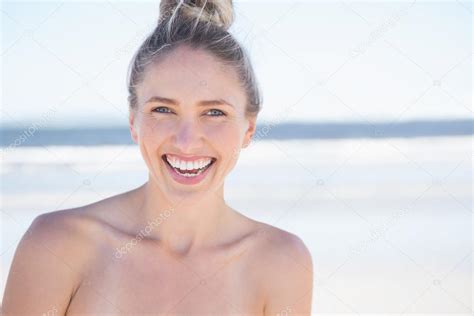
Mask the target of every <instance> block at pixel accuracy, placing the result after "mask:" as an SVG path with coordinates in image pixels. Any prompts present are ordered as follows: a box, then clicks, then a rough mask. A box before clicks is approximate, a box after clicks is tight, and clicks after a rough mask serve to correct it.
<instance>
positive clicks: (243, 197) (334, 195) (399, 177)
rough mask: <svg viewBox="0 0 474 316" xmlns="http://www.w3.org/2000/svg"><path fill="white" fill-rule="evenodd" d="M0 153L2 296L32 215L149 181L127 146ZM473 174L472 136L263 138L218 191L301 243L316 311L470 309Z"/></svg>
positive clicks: (450, 311) (458, 311) (456, 311)
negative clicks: (0, 161) (311, 271)
mask: <svg viewBox="0 0 474 316" xmlns="http://www.w3.org/2000/svg"><path fill="white" fill-rule="evenodd" d="M2 154H3V166H2V170H1V175H2V183H1V188H2V212H1V216H2V220H1V223H2V233H1V238H2V242H1V253H2V261H1V267H2V281H1V286H0V290H1V293H0V294H1V296H3V291H4V287H5V282H6V277H7V275H8V270H9V268H10V265H11V260H12V258H13V255H14V251H15V248H16V246H17V244H18V241H19V239H20V238H21V236H22V235H23V234H24V233H25V231H26V229H27V228H28V226H29V225H30V224H31V221H32V220H33V219H34V218H35V217H36V216H38V215H39V214H42V213H46V212H50V211H54V210H59V209H67V208H72V207H77V206H81V205H86V204H90V203H93V202H96V201H98V200H101V199H103V198H106V197H109V196H112V195H115V194H119V193H122V192H124V191H128V190H131V189H133V188H136V187H138V186H140V185H141V184H143V183H144V182H146V180H147V169H146V165H145V163H144V162H143V160H142V157H141V156H140V152H139V149H138V147H137V146H136V145H112V146H37V147H18V148H9V149H8V150H3V152H2ZM472 176H473V173H472V137H471V136H452V137H451V136H447V137H417V138H410V139H407V138H380V139H371V138H361V139H334V140H331V139H324V140H318V139H299V140H298V139H296V140H260V141H256V142H254V143H252V144H251V145H250V146H249V147H248V148H247V149H244V150H243V151H242V152H241V155H240V159H239V161H238V163H237V165H236V166H235V168H234V169H233V171H232V172H231V173H230V174H229V175H228V178H227V179H226V182H225V199H226V201H227V203H228V204H229V205H231V206H232V207H233V208H235V209H237V210H239V211H240V212H241V213H243V214H245V215H246V216H249V217H251V218H253V219H256V220H259V221H263V222H266V223H268V224H271V225H274V226H277V227H279V228H281V229H284V230H287V231H289V232H292V233H294V234H296V235H298V236H299V237H300V238H301V239H302V240H303V241H304V242H305V244H306V245H307V247H308V249H309V250H310V252H311V255H312V258H313V266H314V289H313V291H314V292H313V313H315V314H321V315H324V314H331V315H336V314H356V313H357V314H361V315H362V314H369V313H376V314H379V315H385V314H399V315H402V314H404V313H407V314H408V313H416V314H420V315H423V314H425V315H433V314H436V313H438V314H443V315H447V314H453V315H454V314H457V315H472V299H473V295H472V288H471V286H472V238H473V234H472V223H473V220H472ZM287 314H288V315H291V311H290V312H288V313H287ZM282 315H283V313H282Z"/></svg>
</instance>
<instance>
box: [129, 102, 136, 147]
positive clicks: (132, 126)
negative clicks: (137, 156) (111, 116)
mask: <svg viewBox="0 0 474 316" xmlns="http://www.w3.org/2000/svg"><path fill="white" fill-rule="evenodd" d="M135 115H136V113H135V110H133V109H131V110H130V113H129V119H128V124H129V128H130V135H131V136H132V140H133V142H134V143H135V144H138V134H137V131H136V130H135V119H136V118H135Z"/></svg>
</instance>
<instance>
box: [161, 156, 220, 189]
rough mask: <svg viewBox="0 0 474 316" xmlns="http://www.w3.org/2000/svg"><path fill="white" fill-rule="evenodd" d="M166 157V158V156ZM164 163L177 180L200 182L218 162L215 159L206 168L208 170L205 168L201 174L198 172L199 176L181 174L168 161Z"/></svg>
mask: <svg viewBox="0 0 474 316" xmlns="http://www.w3.org/2000/svg"><path fill="white" fill-rule="evenodd" d="M164 159H166V158H164ZM162 160H163V159H162ZM163 163H164V164H165V165H166V169H168V171H169V172H170V174H171V177H172V178H173V179H174V180H176V181H177V182H179V183H181V184H188V185H190V184H198V183H199V182H201V181H202V180H203V179H204V178H205V177H206V175H207V174H208V173H209V170H211V169H212V168H213V167H214V164H215V163H216V162H215V161H214V162H213V163H212V164H211V165H210V166H209V167H208V168H206V170H204V171H203V172H201V173H200V174H198V175H197V176H195V177H185V176H183V175H180V174H179V173H178V172H177V171H176V170H175V169H174V168H173V167H171V166H170V165H169V164H168V163H166V162H165V161H163Z"/></svg>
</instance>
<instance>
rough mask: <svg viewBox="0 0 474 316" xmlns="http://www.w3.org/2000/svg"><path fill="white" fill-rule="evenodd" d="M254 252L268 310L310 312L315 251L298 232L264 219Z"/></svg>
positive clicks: (294, 312)
mask: <svg viewBox="0 0 474 316" xmlns="http://www.w3.org/2000/svg"><path fill="white" fill-rule="evenodd" d="M259 226H260V229H259V230H258V232H257V235H258V236H259V237H258V238H257V239H258V242H257V243H256V247H255V249H254V251H253V253H252V255H253V257H254V258H255V261H256V262H259V265H258V266H257V269H258V275H259V280H260V282H261V284H262V286H263V288H262V292H263V294H262V295H263V297H264V299H263V300H264V302H265V314H269V315H270V314H272V315H273V314H276V313H280V314H282V313H288V314H290V313H292V314H298V315H300V314H301V315H309V314H310V312H311V301H312V286H313V260H312V256H311V253H310V251H309V249H308V247H307V246H306V244H305V243H304V242H303V240H302V239H301V238H300V237H298V236H297V235H295V234H293V233H290V232H288V231H285V230H283V229H279V228H277V227H274V226H271V225H268V224H264V223H260V224H259Z"/></svg>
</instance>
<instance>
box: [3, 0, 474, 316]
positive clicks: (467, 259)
mask: <svg viewBox="0 0 474 316" xmlns="http://www.w3.org/2000/svg"><path fill="white" fill-rule="evenodd" d="M158 7H159V3H158V1H88V2H84V1H48V2H43V1H34V2H26V1H3V2H2V3H1V19H2V21H1V23H2V32H1V35H2V47H1V52H2V68H1V69H2V99H1V119H0V122H1V135H2V136H1V143H0V144H1V151H0V153H1V158H2V168H1V171H0V173H1V184H0V185H1V193H2V194H1V209H0V216H1V234H0V238H1V249H0V254H1V277H2V279H1V281H0V297H1V296H3V290H4V286H5V282H6V277H7V275H8V271H9V268H10V264H11V260H12V258H13V255H14V251H15V248H16V246H17V244H18V241H19V239H20V238H21V236H22V235H23V234H24V232H25V231H26V229H27V228H28V226H29V225H30V224H31V221H32V220H33V219H34V218H35V217H36V216H37V215H39V214H42V213H45V212H50V211H54V210H59V209H66V208H72V207H77V206H81V205H86V204H90V203H92V202H95V201H98V200H101V199H104V198H106V197H109V196H112V195H115V194H118V193H122V192H124V191H128V190H131V189H133V188H135V187H137V186H139V185H141V184H143V183H144V182H145V181H146V180H147V169H146V165H145V163H144V162H143V160H142V158H141V155H140V152H139V149H138V147H137V146H136V145H134V144H133V143H132V141H131V139H130V135H129V132H128V121H127V120H128V116H127V115H128V104H127V90H126V76H127V70H128V65H129V62H130V60H131V58H132V55H133V53H134V52H135V50H136V49H137V48H138V46H139V45H140V44H141V42H142V41H143V39H144V38H145V37H146V36H147V35H148V34H149V32H151V31H152V30H153V28H154V26H155V23H156V20H157V17H158ZM234 7H235V23H234V25H233V26H232V28H231V30H230V31H231V32H232V34H234V35H235V36H236V37H237V38H238V39H239V40H240V42H241V43H242V44H243V45H244V46H245V47H246V48H247V50H248V52H249V53H250V56H251V59H252V62H253V65H254V68H255V71H256V73H257V77H258V80H259V84H260V86H261V89H262V91H263V99H264V104H263V110H262V112H261V114H260V116H259V119H258V123H259V124H258V131H257V133H256V135H255V138H254V142H253V143H252V144H251V146H250V147H248V149H245V150H244V151H242V153H241V156H240V160H239V162H238V164H237V166H236V167H235V169H234V170H233V171H232V172H231V174H230V175H229V176H228V179H227V180H226V192H225V194H226V201H227V202H228V203H229V204H230V205H231V206H232V207H234V208H236V209H237V210H239V211H241V212H242V213H244V214H245V215H247V216H249V217H251V218H254V219H257V220H260V221H264V222H266V223H269V224H271V225H274V226H277V227H280V228H282V229H285V230H287V231H290V232H292V233H295V234H297V235H298V236H300V237H301V238H302V239H303V240H304V242H305V243H306V245H307V246H308V248H309V250H310V251H311V253H312V256H313V262H314V268H315V275H314V290H313V291H314V293H313V313H315V314H318V313H319V314H331V315H332V314H335V313H341V314H342V313H350V314H368V313H378V314H389V313H390V314H392V313H394V314H399V315H402V314H405V313H416V314H429V315H432V314H434V313H440V314H457V315H461V314H462V315H472V313H473V306H472V299H473V295H472V239H473V234H472V223H473V221H472V176H473V173H472V146H473V143H472V134H473V110H472V109H473V108H472V14H473V11H472V10H473V8H472V2H470V1H436V2H428V1H365V2H360V1H234ZM297 268H298V267H297ZM299 268H302V267H299ZM284 313H288V314H291V312H288V311H282V314H284Z"/></svg>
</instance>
